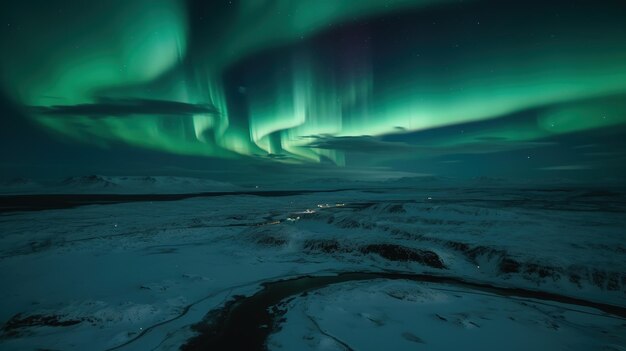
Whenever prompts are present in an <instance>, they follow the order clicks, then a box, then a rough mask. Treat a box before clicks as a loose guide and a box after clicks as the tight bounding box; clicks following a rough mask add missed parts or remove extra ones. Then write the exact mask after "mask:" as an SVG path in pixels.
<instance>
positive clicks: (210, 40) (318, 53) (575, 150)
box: [0, 0, 626, 182]
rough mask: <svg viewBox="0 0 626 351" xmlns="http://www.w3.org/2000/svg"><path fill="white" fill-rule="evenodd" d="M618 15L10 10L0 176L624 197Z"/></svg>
mask: <svg viewBox="0 0 626 351" xmlns="http://www.w3.org/2000/svg"><path fill="white" fill-rule="evenodd" d="M624 18H626V4H624V2H622V1H549V2H544V1H536V2H535V1H530V2H523V3H522V2H520V3H513V2H503V1H434V0H420V1H406V0H395V1H394V0H389V1H380V0H370V1H368V0H354V1H351V0H348V1H319V0H298V1H291V0H289V1H288V0H274V1H270V0H250V1H236V0H232V1H218V0H215V1H174V0H133V1H130V0H124V1H122V0H119V1H106V2H101V3H100V2H75V1H56V0H55V1H46V2H43V1H35V0H30V1H13V2H10V1H6V2H3V3H2V4H1V5H0V24H1V26H0V50H1V52H2V53H3V54H2V55H3V59H2V60H1V61H0V94H1V96H0V115H1V117H0V137H1V139H0V149H1V151H0V167H1V170H2V174H1V176H2V178H12V177H27V178H35V179H51V178H61V177H66V176H71V175H82V174H94V173H96V174H109V175H148V174H149V175H182V176H197V177H207V178H213V179H217V180H226V181H233V182H248V181H253V180H254V181H258V180H263V181H266V182H282V181H285V180H290V181H291V180H294V179H306V178H326V177H331V178H336V177H345V178H356V179H372V178H376V179H384V178H389V177H391V178H394V177H402V176H415V175H425V174H432V175H436V176H445V177H455V178H467V177H477V176H489V177H504V178H515V179H531V180H534V179H537V180H540V179H556V178H562V179H567V180H583V181H594V182H620V181H623V180H624V175H626V166H624V165H625V164H626V162H624V161H626V142H625V141H624V136H625V135H626V133H625V132H626V21H624Z"/></svg>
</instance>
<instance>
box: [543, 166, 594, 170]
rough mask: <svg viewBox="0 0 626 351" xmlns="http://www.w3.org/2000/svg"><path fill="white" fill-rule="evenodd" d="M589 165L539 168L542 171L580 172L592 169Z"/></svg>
mask: <svg viewBox="0 0 626 351" xmlns="http://www.w3.org/2000/svg"><path fill="white" fill-rule="evenodd" d="M592 168H593V167H591V166H590V165H561V166H549V167H542V168H539V169H540V170H542V171H582V170H586V169H592Z"/></svg>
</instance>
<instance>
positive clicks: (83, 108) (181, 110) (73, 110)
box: [31, 98, 219, 118]
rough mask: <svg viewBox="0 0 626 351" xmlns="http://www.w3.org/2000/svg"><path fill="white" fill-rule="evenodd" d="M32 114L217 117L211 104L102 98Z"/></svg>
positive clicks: (35, 109)
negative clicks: (203, 115) (88, 102)
mask: <svg viewBox="0 0 626 351" xmlns="http://www.w3.org/2000/svg"><path fill="white" fill-rule="evenodd" d="M31 110H32V111H33V113H35V114H40V115H46V116H58V117H72V116H86V117H92V118H103V117H111V116H115V117H128V116H137V115H155V116H192V115H196V114H205V115H207V114H208V115H219V111H218V110H217V109H216V108H215V106H213V105H204V104H188V103H184V102H178V101H167V100H150V99H109V98H101V99H99V100H98V101H97V102H95V103H91V104H78V105H53V106H32V107H31Z"/></svg>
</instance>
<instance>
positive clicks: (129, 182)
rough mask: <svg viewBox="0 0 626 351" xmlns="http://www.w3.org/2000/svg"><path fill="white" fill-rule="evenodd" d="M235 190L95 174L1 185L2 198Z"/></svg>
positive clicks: (208, 183)
mask: <svg viewBox="0 0 626 351" xmlns="http://www.w3.org/2000/svg"><path fill="white" fill-rule="evenodd" d="M238 190H241V188H239V187H238V186H236V185H233V184H230V183H224V182H218V181H214V180H211V179H201V178H189V177H173V176H104V175H95V174H94V175H87V176H76V177H68V178H65V179H64V180H62V181H60V182H55V183H48V184H40V183H36V182H33V181H30V180H28V179H23V178H20V179H16V180H11V181H7V182H4V183H2V184H0V193H1V194H185V193H199V192H215V191H238Z"/></svg>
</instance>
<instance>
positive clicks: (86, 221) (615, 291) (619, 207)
mask: <svg viewBox="0 0 626 351" xmlns="http://www.w3.org/2000/svg"><path fill="white" fill-rule="evenodd" d="M625 212H626V193H625V192H624V191H623V190H619V189H618V190H615V189H612V190H606V189H597V188H584V187H560V188H554V187H550V188H537V187H522V188H506V187H502V186H497V187H489V186H486V187H476V186H471V187H458V186H454V187H441V186H430V187H396V188H387V189H384V188H369V189H363V190H345V191H337V192H323V193H322V192H319V193H317V192H313V193H303V194H290V195H288V196H254V195H237V194H233V195H224V196H214V197H197V198H190V199H186V200H180V201H152V202H150V201H147V202H133V203H120V204H110V205H90V206H80V207H76V208H69V209H53V210H44V211H34V212H29V211H26V212H7V213H2V215H1V216H0V281H2V282H3V284H2V285H3V287H2V289H0V322H2V323H4V324H3V326H2V330H1V332H2V335H1V337H0V349H2V350H37V349H49V350H86V349H90V350H114V349H119V350H176V349H179V347H180V346H181V345H183V344H185V343H186V342H187V340H189V339H191V338H193V337H194V336H195V335H197V331H196V330H194V328H193V326H194V325H195V324H197V323H198V322H200V321H202V320H203V318H205V316H206V315H207V314H208V313H209V312H210V311H214V310H219V309H220V308H221V307H223V306H225V304H227V303H228V302H229V301H231V300H233V299H234V298H235V296H242V295H243V296H250V295H252V294H254V293H255V292H258V291H260V290H261V289H262V283H266V282H271V281H277V280H281V279H288V278H293V277H299V276H304V275H333V274H337V273H341V272H403V273H426V274H434V275H443V276H450V277H455V278H460V279H463V280H466V281H471V282H479V283H486V284H490V285H493V286H499V287H507V288H524V289H529V290H536V291H543V292H549V293H557V294H561V295H565V296H569V297H574V298H578V299H583V300H586V301H591V302H597V303H602V304H610V305H613V306H617V307H619V308H622V309H623V308H624V307H626V254H625V253H626V230H625V229H624V228H626V216H625ZM279 307H280V308H282V309H285V310H284V311H283V312H282V313H283V316H282V318H278V319H277V325H275V326H272V328H273V333H272V335H270V337H269V338H268V343H267V347H268V348H269V349H272V350H295V349H297V350H306V349H310V350H335V349H339V350H341V349H352V350H380V349H381V347H382V345H383V344H381V343H383V342H384V345H385V347H387V348H392V349H395V350H414V349H428V350H457V349H458V348H459V347H460V346H462V345H464V344H465V345H466V344H468V343H475V345H476V346H477V349H482V350H499V349H501V347H502V344H501V342H504V341H506V340H508V342H510V343H511V347H507V349H520V350H521V349H536V350H541V349H545V350H559V349H563V350H569V349H572V350H626V319H624V317H623V316H621V317H620V316H616V315H612V314H610V313H606V312H603V311H600V310H597V309H594V308H591V307H581V306H572V305H569V304H564V303H558V302H554V301H552V302H545V301H543V302H542V301H537V300H533V299H525V298H503V297H498V296H489V294H479V293H477V292H476V291H472V290H471V289H467V288H454V289H452V288H450V287H448V286H445V285H437V284H430V283H419V282H411V281H402V280H394V281H387V280H384V279H383V280H381V279H373V280H371V281H359V282H344V283H341V284H336V285H331V286H328V287H324V288H321V289H317V290H315V291H312V292H309V293H305V294H299V295H297V296H294V297H293V298H292V299H289V300H288V301H285V302H283V303H281V305H280V306H279ZM440 317H441V318H440Z"/></svg>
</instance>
